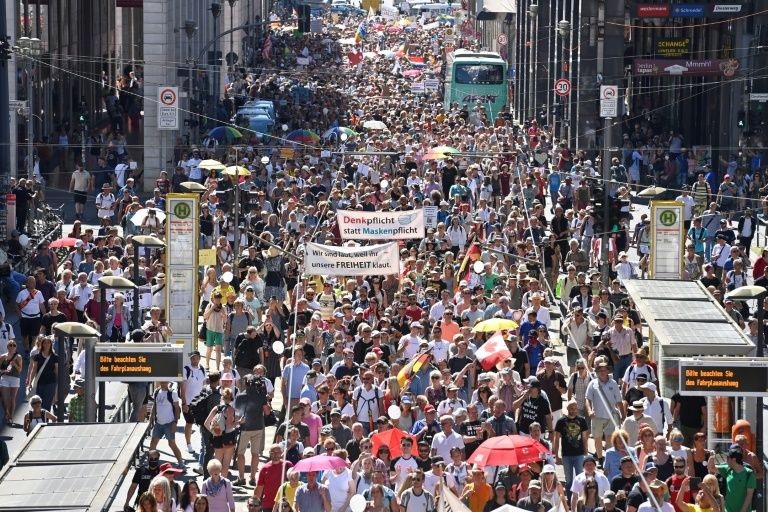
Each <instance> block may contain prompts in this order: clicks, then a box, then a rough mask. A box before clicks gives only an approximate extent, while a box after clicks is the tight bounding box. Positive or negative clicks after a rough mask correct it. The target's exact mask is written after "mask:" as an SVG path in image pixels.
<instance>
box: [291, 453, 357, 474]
mask: <svg viewBox="0 0 768 512" xmlns="http://www.w3.org/2000/svg"><path fill="white" fill-rule="evenodd" d="M345 467H347V461H345V460H344V459H342V458H341V457H336V456H334V455H315V456H314V457H309V458H307V459H301V460H300V461H299V462H297V463H296V465H295V466H293V470H294V471H298V472H299V473H308V472H310V471H326V470H328V469H337V468H345Z"/></svg>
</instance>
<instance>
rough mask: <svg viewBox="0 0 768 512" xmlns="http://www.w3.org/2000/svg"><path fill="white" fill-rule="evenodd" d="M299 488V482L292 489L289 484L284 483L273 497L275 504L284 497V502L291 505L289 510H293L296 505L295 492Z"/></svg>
mask: <svg viewBox="0 0 768 512" xmlns="http://www.w3.org/2000/svg"><path fill="white" fill-rule="evenodd" d="M299 487H301V482H299V483H298V485H297V486H296V487H293V486H292V485H291V482H285V483H284V484H283V485H282V486H281V487H280V489H279V490H278V491H277V496H275V503H280V500H282V499H283V497H285V500H286V501H287V502H288V504H290V505H291V508H293V506H294V504H295V503H296V491H298V490H299Z"/></svg>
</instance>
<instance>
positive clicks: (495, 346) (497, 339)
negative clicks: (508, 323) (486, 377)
mask: <svg viewBox="0 0 768 512" xmlns="http://www.w3.org/2000/svg"><path fill="white" fill-rule="evenodd" d="M475 355H476V356H477V360H478V361H479V362H480V365H481V366H482V367H483V370H485V371H488V370H490V369H491V368H493V367H494V366H496V365H497V364H499V363H500V362H502V361H503V360H505V359H507V358H510V357H512V352H510V351H509V349H508V348H507V344H506V343H505V342H504V336H502V334H501V331H498V332H497V333H496V334H494V335H493V336H491V337H490V338H489V339H488V340H487V341H486V342H485V343H483V344H482V345H481V346H480V347H479V348H478V349H477V351H475Z"/></svg>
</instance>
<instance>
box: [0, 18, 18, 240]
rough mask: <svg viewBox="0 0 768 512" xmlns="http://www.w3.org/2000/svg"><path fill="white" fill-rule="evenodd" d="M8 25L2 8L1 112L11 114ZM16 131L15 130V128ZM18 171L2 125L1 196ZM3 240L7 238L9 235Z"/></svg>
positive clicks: (7, 125) (7, 129) (0, 230)
mask: <svg viewBox="0 0 768 512" xmlns="http://www.w3.org/2000/svg"><path fill="white" fill-rule="evenodd" d="M6 36H7V25H6V17H5V7H4V6H3V7H2V8H0V45H3V50H0V112H9V111H10V110H9V108H8V98H10V94H9V91H8V68H9V67H10V55H8V58H7V59H6V58H5V57H4V54H5V51H6V49H7V50H8V52H9V53H10V48H8V47H6V46H4V45H5V44H9V43H6ZM14 129H15V128H14ZM15 173H16V169H13V170H11V126H10V123H0V194H3V197H5V195H4V194H6V193H7V192H9V190H6V189H5V187H6V186H7V185H6V183H7V182H6V181H5V179H7V177H8V176H10V175H11V174H14V175H15ZM0 233H5V229H4V227H0ZM3 238H7V235H6V236H4V237H3Z"/></svg>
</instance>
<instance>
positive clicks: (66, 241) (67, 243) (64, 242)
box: [49, 237, 79, 249]
mask: <svg viewBox="0 0 768 512" xmlns="http://www.w3.org/2000/svg"><path fill="white" fill-rule="evenodd" d="M78 240H79V239H78V238H71V237H65V238H59V239H58V240H56V241H54V242H51V243H50V244H49V247H51V248H52V249H55V248H58V247H74V246H75V243H76V242H77V241H78Z"/></svg>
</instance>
